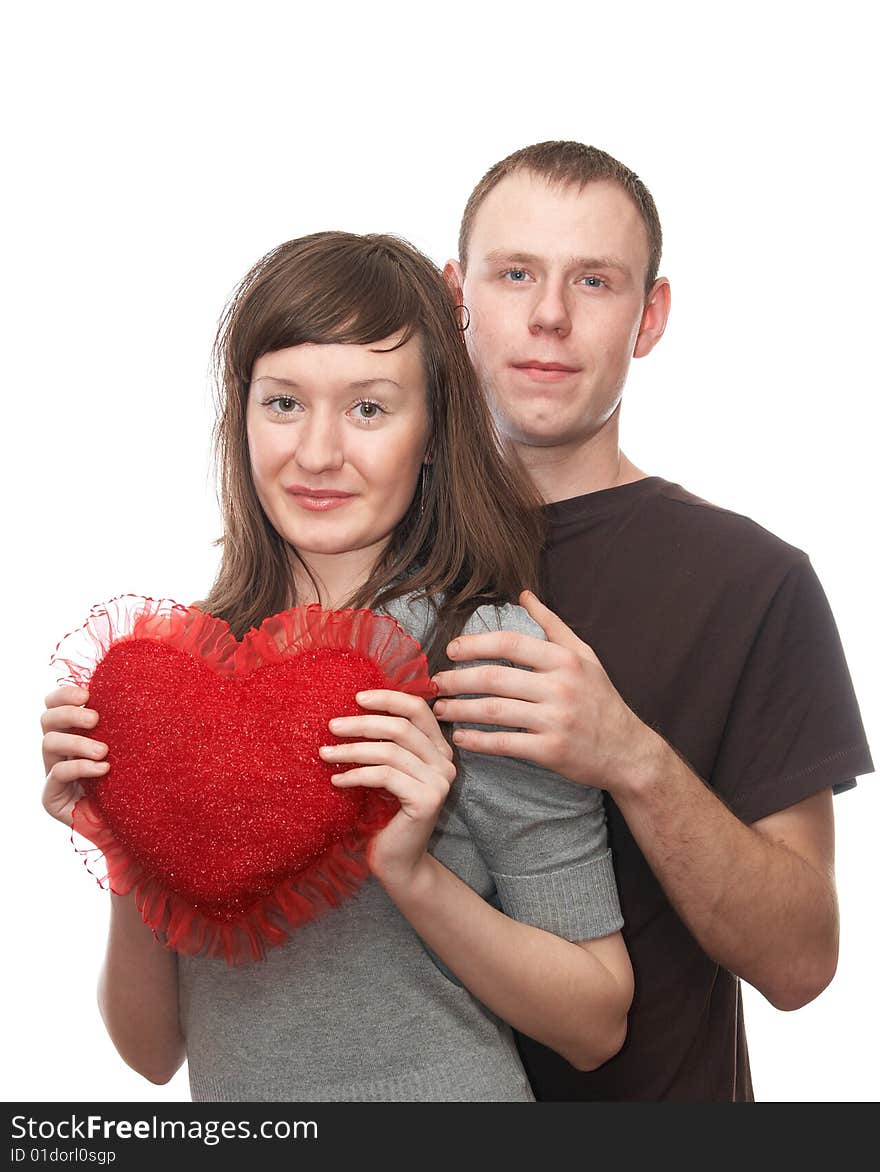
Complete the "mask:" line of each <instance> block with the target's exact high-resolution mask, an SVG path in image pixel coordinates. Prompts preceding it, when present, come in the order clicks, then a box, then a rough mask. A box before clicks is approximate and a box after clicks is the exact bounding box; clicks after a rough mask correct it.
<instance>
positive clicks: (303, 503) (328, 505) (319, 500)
mask: <svg viewBox="0 0 880 1172" xmlns="http://www.w3.org/2000/svg"><path fill="white" fill-rule="evenodd" d="M285 491H286V492H287V494H288V495H289V496H291V497H293V499H294V500H295V501H296V503H297V504H298V505H300V507H301V508H303V509H308V510H309V511H310V512H313V513H326V512H329V510H330V509H338V508H339V507H340V506H341V505H344V504H346V503H347V502H348V501H350V500H352V499H353V497H354V493H351V492H336V491H333V490H331V491H326V492H322V491H320V490H309V489H307V488H301V487H300V486H299V485H294V486H293V488H288V489H286V490H285Z"/></svg>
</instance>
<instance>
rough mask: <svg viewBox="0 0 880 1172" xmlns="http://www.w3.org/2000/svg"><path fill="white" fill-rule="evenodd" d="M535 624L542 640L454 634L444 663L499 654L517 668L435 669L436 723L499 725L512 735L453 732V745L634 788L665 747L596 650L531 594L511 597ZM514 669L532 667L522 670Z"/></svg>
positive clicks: (587, 781)
mask: <svg viewBox="0 0 880 1172" xmlns="http://www.w3.org/2000/svg"><path fill="white" fill-rule="evenodd" d="M519 603H520V606H522V607H524V608H525V609H526V610H527V611H528V613H529V614H530V615H531V617H532V618H533V619H534V620H535V622H537V623H538V624H539V626H540V627H541V628H542V629H543V631H544V634H545V635H546V636H547V642H543V641H542V640H541V639H536V638H533V637H532V636H530V635H519V634H516V633H514V632H512V631H495V632H491V631H487V632H486V633H485V634H480V635H461V636H459V638H457V639H455V640H453V642H452V643H450V644H449V647H448V648H447V653H448V655H449V658H450V659H453V660H456V661H458V662H463V663H466V662H469V661H471V660H475V659H506V660H509V661H510V662H511V663H515V664H519V665H520V666H519V667H504V666H501V665H498V664H488V665H483V666H479V667H465V668H457V669H455V670H452V671H443V672H440V673H438V675H436V676H435V677H434V681H435V683H436V684H437V685H438V687H439V689H440V696H441V697H446V696H455V697H459V696H461V695H463V694H464V695H472V694H474V693H480V694H481V695H480V697H479V698H477V699H469V700H468V699H451V700H447V699H439V700H437V701H436V703H435V704H434V713H435V715H436V716H437V717H438V719H440V720H446V721H450V722H453V723H463V724H499V725H502V726H505V727H507V728H509V729H511V730H514V729H524V730H526V731H524V732H519V731H511V732H481V731H478V730H476V729H459V730H457V731H456V733H455V735H454V740H455V743H456V744H457V745H459V746H460V747H461V748H463V749H469V750H471V751H472V752H475V753H489V754H492V755H495V756H503V757H523V758H525V759H526V760H528V761H534V762H535V763H536V764H538V765H542V766H544V767H545V768H547V769H551V770H553V772H554V773H558V774H560V775H561V776H562V777H567V778H568V779H569V780H570V781H576V782H580V783H581V784H582V785H592V786H596V787H599V788H602V789H607V790H609V791H610V792H612V793H614V792H615V790H616V789H618V788H626V787H629V786H630V785H638V782H639V780H640V778H641V777H643V776H646V775H648V774H649V773H650V772H651V771H652V770H656V767H657V761H658V758H661V757H662V756H663V755H664V754H668V753H669V752H670V750H669V747H668V746H667V745H666V743H665V742H664V741H663V740H662V738H661V737H659V736H658V735H657V734H656V733H655V732H653V731H652V730H651V729H650V728H648V726H647V725H645V724H643V723H642V721H640V720H639V718H638V717H637V716H636V715H635V713H634V712H632V710H631V709H630V708H628V707H627V706H626V704H625V703H624V702H623V700H622V699H621V697H620V695H619V694H618V692H617V690H616V689H615V687H614V685H613V684H612V683H611V681H610V680H609V678H608V676H607V675H606V673H605V670H604V668H603V667H602V664H601V663H600V662H599V660H598V658H597V657H596V654H595V652H594V651H593V650H592V648H591V647H589V646H588V645H587V644H586V643H584V642H583V641H582V640H581V639H579V638H578V637H577V635H575V634H574V632H573V631H572V630H571V629H570V628H569V627H567V626H566V625H565V623H564V622H563V621H562V619H560V618H559V617H558V615H555V614H554V613H553V611H552V610H550V609H549V608H548V607H546V606H544V604H543V603H542V602H540V601H539V600H538V599H537V598H536V597H535V595H534V594H531V593H530V592H529V591H525V592H524V593H523V594H521V595H520V598H519ZM522 668H531V669H532V670H531V671H523V670H522Z"/></svg>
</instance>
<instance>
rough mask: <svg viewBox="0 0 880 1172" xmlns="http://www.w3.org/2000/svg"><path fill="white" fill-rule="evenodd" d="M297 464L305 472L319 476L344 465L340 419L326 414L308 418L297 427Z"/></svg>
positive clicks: (317, 414)
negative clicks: (320, 473)
mask: <svg viewBox="0 0 880 1172" xmlns="http://www.w3.org/2000/svg"><path fill="white" fill-rule="evenodd" d="M297 433H298V434H297V445H296V452H295V457H296V462H297V464H299V466H300V467H301V468H302V469H303V471H304V472H311V473H313V474H314V475H317V474H318V473H319V472H327V471H330V470H332V469H333V468H341V467H342V463H343V454H342V435H341V429H340V422H339V420H338V419H335V418H333V417H331V416H330V415H326V414H324V413H316V414H314V415H310V416H307V418H305V419H303V420H302V422H301V423H300V424H299V426H298V427H297Z"/></svg>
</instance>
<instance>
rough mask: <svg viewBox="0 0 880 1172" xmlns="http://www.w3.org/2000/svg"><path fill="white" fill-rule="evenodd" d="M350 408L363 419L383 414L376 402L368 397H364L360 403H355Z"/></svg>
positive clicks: (375, 417) (376, 417) (374, 417)
mask: <svg viewBox="0 0 880 1172" xmlns="http://www.w3.org/2000/svg"><path fill="white" fill-rule="evenodd" d="M352 410H353V411H354V412H355V414H356V416H357V418H358V419H363V420H367V419H378V418H379V416H380V415H384V414H385V412H384V411H383V410H382V408H381V407H380V406H379V404H378V403H373V402H372V401H371V400H369V399H364V401H363V402H362V403H355V405H354V407H353V408H352ZM358 413H359V414H358Z"/></svg>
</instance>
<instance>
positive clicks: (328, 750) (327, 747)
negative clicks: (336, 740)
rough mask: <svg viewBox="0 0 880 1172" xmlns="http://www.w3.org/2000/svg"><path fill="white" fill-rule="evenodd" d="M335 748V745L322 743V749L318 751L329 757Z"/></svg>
mask: <svg viewBox="0 0 880 1172" xmlns="http://www.w3.org/2000/svg"><path fill="white" fill-rule="evenodd" d="M333 748H334V746H333V745H321V747H320V749H318V752H319V753H320V754H321V756H322V757H328V756H329V755H330V754H331V753H332V752H333Z"/></svg>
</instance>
